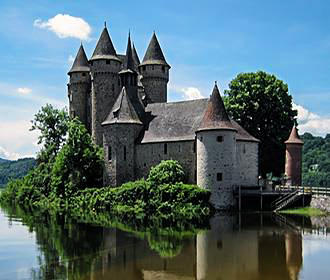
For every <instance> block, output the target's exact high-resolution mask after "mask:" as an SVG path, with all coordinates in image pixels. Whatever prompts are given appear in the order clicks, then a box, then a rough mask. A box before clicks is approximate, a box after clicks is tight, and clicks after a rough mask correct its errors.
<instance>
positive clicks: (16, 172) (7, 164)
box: [0, 158, 36, 188]
mask: <svg viewBox="0 0 330 280" xmlns="http://www.w3.org/2000/svg"><path fill="white" fill-rule="evenodd" d="M35 164H36V161H35V159H34V158H23V159H18V160H5V159H2V158H0V188H1V187H4V186H5V185H6V184H7V182H8V181H9V180H10V179H11V178H12V179H17V178H21V177H23V176H24V175H26V174H27V173H28V171H29V170H30V169H31V168H33V167H34V166H35Z"/></svg>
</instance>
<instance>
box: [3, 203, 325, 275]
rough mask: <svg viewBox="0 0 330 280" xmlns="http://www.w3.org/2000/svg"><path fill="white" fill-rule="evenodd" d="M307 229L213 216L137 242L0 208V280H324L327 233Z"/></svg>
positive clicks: (271, 220) (292, 221) (293, 222)
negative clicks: (184, 233)
mask: <svg viewBox="0 0 330 280" xmlns="http://www.w3.org/2000/svg"><path fill="white" fill-rule="evenodd" d="M18 217H20V218H18ZM313 223H315V221H311V220H310V219H302V218H294V217H293V218H292V217H290V218H285V217H282V216H271V215H252V214H251V215H245V216H240V217H239V216H218V217H216V218H214V219H212V220H211V221H210V225H211V229H210V230H206V231H203V232H201V233H199V234H198V235H197V236H190V237H187V238H182V237H180V238H178V237H176V235H175V234H173V236H171V237H166V236H164V235H158V234H146V235H140V236H139V237H138V236H136V235H134V234H132V233H127V232H123V231H121V230H119V229H115V228H104V227H99V226H93V225H86V224H79V223H74V222H72V221H70V220H68V219H67V218H66V217H62V216H57V217H48V216H45V215H40V216H39V217H38V216H37V217H33V218H32V217H31V216H28V215H24V214H22V213H20V212H15V211H10V210H8V209H7V210H4V209H2V210H1V209H0V279H10V280H14V279H93V280H96V279H127V280H131V279H156V280H158V279H159V280H165V279H178V280H186V279H187V280H188V279H214V280H231V279H246V280H249V279H251V280H252V279H254V280H256V279H260V280H261V279H281V280H285V279H330V265H329V264H330V233H328V234H329V235H327V230H326V228H317V227H316V226H315V224H314V225H313ZM312 228H313V229H312ZM329 232H330V231H329Z"/></svg>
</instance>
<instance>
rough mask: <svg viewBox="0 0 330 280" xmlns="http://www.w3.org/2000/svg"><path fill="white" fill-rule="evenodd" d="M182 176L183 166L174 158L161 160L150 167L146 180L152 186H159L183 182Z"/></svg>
mask: <svg viewBox="0 0 330 280" xmlns="http://www.w3.org/2000/svg"><path fill="white" fill-rule="evenodd" d="M184 178H185V174H184V171H183V168H182V166H181V165H180V164H179V163H178V162H177V161H176V160H163V161H161V162H160V163H159V164H158V165H156V166H154V167H152V168H151V170H150V172H149V176H148V179H147V181H148V182H149V183H151V185H152V186H160V185H163V184H176V183H179V182H183V181H184Z"/></svg>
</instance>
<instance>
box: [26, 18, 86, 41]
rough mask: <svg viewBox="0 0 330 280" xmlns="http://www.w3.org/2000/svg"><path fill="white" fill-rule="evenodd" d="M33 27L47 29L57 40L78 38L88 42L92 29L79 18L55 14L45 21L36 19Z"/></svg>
mask: <svg viewBox="0 0 330 280" xmlns="http://www.w3.org/2000/svg"><path fill="white" fill-rule="evenodd" d="M33 25H34V26H35V27H38V28H41V29H48V30H50V31H52V32H54V33H55V34H56V35H57V36H58V37H59V38H61V39H62V38H68V37H72V38H78V39H80V40H89V39H90V37H89V35H90V33H91V31H92V28H91V27H90V25H89V24H88V23H87V22H86V21H85V20H84V19H83V18H80V17H73V16H70V15H64V14H57V15H56V16H54V17H53V18H50V19H48V20H47V21H42V20H41V19H36V20H35V21H34V23H33Z"/></svg>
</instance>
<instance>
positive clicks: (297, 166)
mask: <svg viewBox="0 0 330 280" xmlns="http://www.w3.org/2000/svg"><path fill="white" fill-rule="evenodd" d="M285 144H286V155H285V174H286V175H287V176H288V180H289V182H291V185H293V186H301V172H302V148H303V145H304V142H303V141H302V140H301V139H300V137H299V135H298V131H297V128H296V126H293V128H292V130H291V133H290V137H289V139H288V140H287V141H285Z"/></svg>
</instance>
